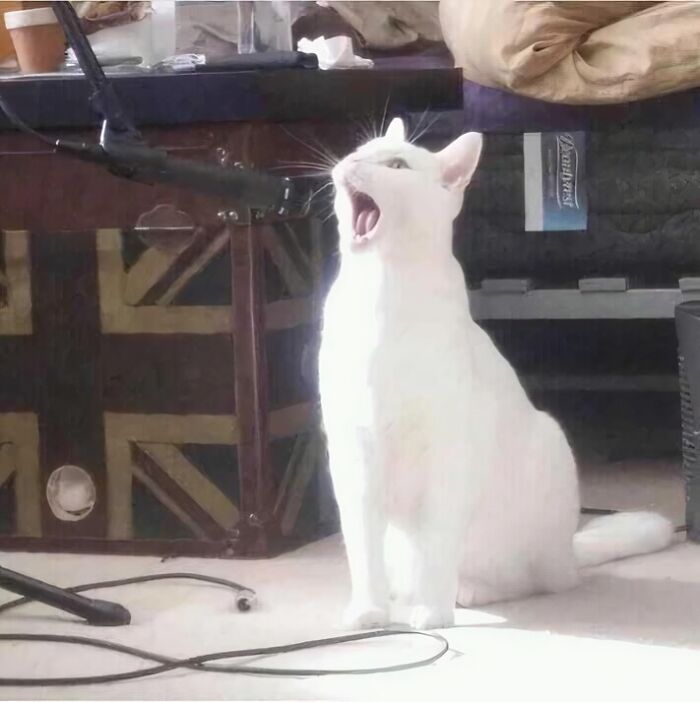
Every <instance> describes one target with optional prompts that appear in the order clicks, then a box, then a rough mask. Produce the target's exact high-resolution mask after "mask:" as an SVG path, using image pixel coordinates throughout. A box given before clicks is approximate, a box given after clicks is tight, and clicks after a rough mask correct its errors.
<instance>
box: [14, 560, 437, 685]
mask: <svg viewBox="0 0 700 702" xmlns="http://www.w3.org/2000/svg"><path fill="white" fill-rule="evenodd" d="M168 579H190V580H200V581H202V582H207V583H213V584H215V585H221V586H223V587H226V588H229V589H231V590H234V591H235V592H236V593H237V596H238V597H239V598H240V597H241V596H243V597H245V598H247V599H249V601H251V602H252V601H253V600H254V599H255V592H254V591H253V590H251V589H250V588H247V587H244V586H243V585H240V584H238V583H235V582H233V581H230V580H224V579H222V578H214V577H211V576H208V575H199V574H197V573H160V574H156V575H144V576H138V577H133V578H122V579H119V580H105V581H101V582H97V583H90V584H87V585H79V586H76V587H72V588H67V590H68V591H69V592H74V593H77V592H84V591H85V590H98V589H108V588H113V587H120V586H123V585H133V584H137V583H144V582H150V581H157V580H168ZM31 601H32V600H31V599H29V598H26V597H21V598H18V599H16V600H12V601H10V602H6V603H4V604H2V605H0V612H6V611H8V610H10V609H14V608H15V607H19V606H21V605H24V604H28V603H29V602H31ZM239 609H241V607H240V603H239ZM244 609H246V608H244ZM406 635H414V636H423V637H427V638H431V639H433V640H434V641H437V642H438V643H440V649H439V650H438V651H437V653H435V654H433V655H432V656H430V657H429V658H425V659H421V660H418V661H413V662H410V663H401V664H397V665H392V666H380V667H376V668H357V669H313V668H308V669H307V668H304V669H298V668H265V667H259V666H247V665H207V664H208V663H210V662H211V661H217V660H225V659H228V658H248V657H252V656H261V655H274V654H282V653H291V652H294V651H303V650H308V649H311V648H320V647H322V646H336V645H339V644H343V643H352V642H354V641H369V640H371V639H377V638H385V637H388V636H406ZM3 641H5V642H19V641H23V642H33V643H62V644H67V645H74V646H88V647H91V648H100V649H105V650H109V651H116V652H117V653H123V654H126V655H129V656H132V657H134V658H140V659H142V660H147V661H152V662H155V663H158V665H155V666H152V667H150V668H142V669H139V670H133V671H127V672H124V673H113V674H107V675H86V676H71V677H64V678H5V677H0V687H10V686H12V687H42V686H46V687H49V686H63V687H65V686H77V685H97V684H106V683H113V682H121V681H124V680H135V679H137V678H143V677H147V676H152V675H159V674H160V673H165V672H167V671H170V670H175V669H177V668H185V669H189V670H195V671H199V672H208V673H226V674H248V675H273V676H298V677H302V676H305V677H308V676H323V675H368V674H373V673H393V672H399V671H404V670H411V669H413V668H419V667H423V666H426V665H430V664H432V663H434V662H435V661H437V660H438V659H440V658H442V657H443V656H444V655H445V654H446V653H447V652H448V651H449V643H448V642H447V640H446V639H445V638H444V637H443V636H440V635H439V634H434V633H428V632H421V631H403V630H398V629H396V630H385V631H372V632H366V633H360V634H348V635H346V636H336V637H332V638H328V639H315V640H313V641H304V642H302V643H295V644H287V645H282V646H271V647H268V648H253V649H246V650H239V651H223V652H220V653H208V654H204V655H200V656H193V657H191V658H182V659H178V658H171V657H168V656H163V655H160V654H157V653H152V652H150V651H145V650H142V649H138V648H133V647H130V646H125V645H123V644H118V643H113V642H111V641H105V640H103V639H93V638H87V637H82V636H65V635H54V634H0V642H3Z"/></svg>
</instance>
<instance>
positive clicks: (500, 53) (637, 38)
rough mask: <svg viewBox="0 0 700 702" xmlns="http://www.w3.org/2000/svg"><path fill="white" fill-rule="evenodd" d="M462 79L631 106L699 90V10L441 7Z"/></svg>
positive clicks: (659, 6) (561, 98) (671, 5)
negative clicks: (690, 89) (684, 91)
mask: <svg viewBox="0 0 700 702" xmlns="http://www.w3.org/2000/svg"><path fill="white" fill-rule="evenodd" d="M440 19H441V24H442V30H443V35H444V38H445V41H446V43H447V45H448V46H449V48H450V50H451V51H452V53H453V55H454V57H455V61H456V63H457V65H458V66H460V67H461V68H462V70H463V72H464V76H465V77H466V78H467V79H469V80H472V81H474V82H476V83H479V84H481V85H486V86H490V87H497V88H505V89H507V90H510V91H512V92H515V93H519V94H521V95H526V96H529V97H533V98H538V99H540V100H546V101H549V102H560V103H569V104H606V103H620V102H630V101H633V100H640V99H643V98H649V97H652V96H656V95H662V94H666V93H670V92H674V91H678V90H683V89H687V88H691V87H695V86H699V85H700V61H698V47H700V3H696V2H517V1H516V0H488V2H484V0H441V3H440Z"/></svg>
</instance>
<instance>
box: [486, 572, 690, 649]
mask: <svg viewBox="0 0 700 702" xmlns="http://www.w3.org/2000/svg"><path fill="white" fill-rule="evenodd" d="M482 611H483V612H486V613H488V614H490V615H495V616H498V617H503V618H504V619H505V620H506V622H504V623H503V624H502V626H506V627H508V628H513V629H524V630H530V631H548V632H552V633H555V634H561V635H567V636H577V637H587V638H604V639H609V640H610V639H615V640H618V641H629V642H634V643H646V644H653V645H664V646H676V647H682V648H693V649H695V648H698V649H700V583H693V582H680V581H676V580H672V579H670V578H669V579H642V578H639V577H637V578H635V579H629V578H623V577H619V576H614V575H609V574H592V575H589V576H587V577H586V578H585V579H584V580H583V581H582V583H581V584H580V585H579V587H577V588H576V589H575V590H572V591H570V592H566V593H561V594H558V595H547V596H543V597H533V598H530V599H528V600H523V601H519V602H510V603H504V604H500V605H493V606H489V607H485V608H483V610H482Z"/></svg>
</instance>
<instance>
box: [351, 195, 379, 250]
mask: <svg viewBox="0 0 700 702" xmlns="http://www.w3.org/2000/svg"><path fill="white" fill-rule="evenodd" d="M353 201H354V202H353V204H354V210H355V212H354V214H355V227H354V230H355V231H354V234H355V238H356V239H358V240H360V241H363V240H365V239H367V238H368V237H369V235H370V233H371V232H372V230H373V229H374V228H375V227H376V226H377V222H378V221H379V208H378V207H377V204H376V203H375V202H374V200H373V199H372V198H371V197H369V196H368V195H365V194H363V193H357V194H355V196H354V197H353Z"/></svg>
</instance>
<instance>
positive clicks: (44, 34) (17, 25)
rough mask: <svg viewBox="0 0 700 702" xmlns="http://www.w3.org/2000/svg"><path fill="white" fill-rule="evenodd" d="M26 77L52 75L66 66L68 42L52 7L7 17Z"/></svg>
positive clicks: (21, 68) (20, 11)
mask: <svg viewBox="0 0 700 702" xmlns="http://www.w3.org/2000/svg"><path fill="white" fill-rule="evenodd" d="M5 26H6V27H7V29H8V31H9V32H10V36H11V37H12V44H13V45H14V47H15V53H16V55H17V63H18V64H19V68H20V71H21V72H22V73H52V72H55V71H58V70H59V68H60V66H61V64H62V63H63V57H64V52H65V48H66V39H65V36H64V35H63V30H62V29H61V26H60V25H59V23H58V20H57V19H56V15H54V13H53V10H52V9H51V8H50V7H41V8H37V9H33V10H18V11H15V12H6V13H5Z"/></svg>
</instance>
